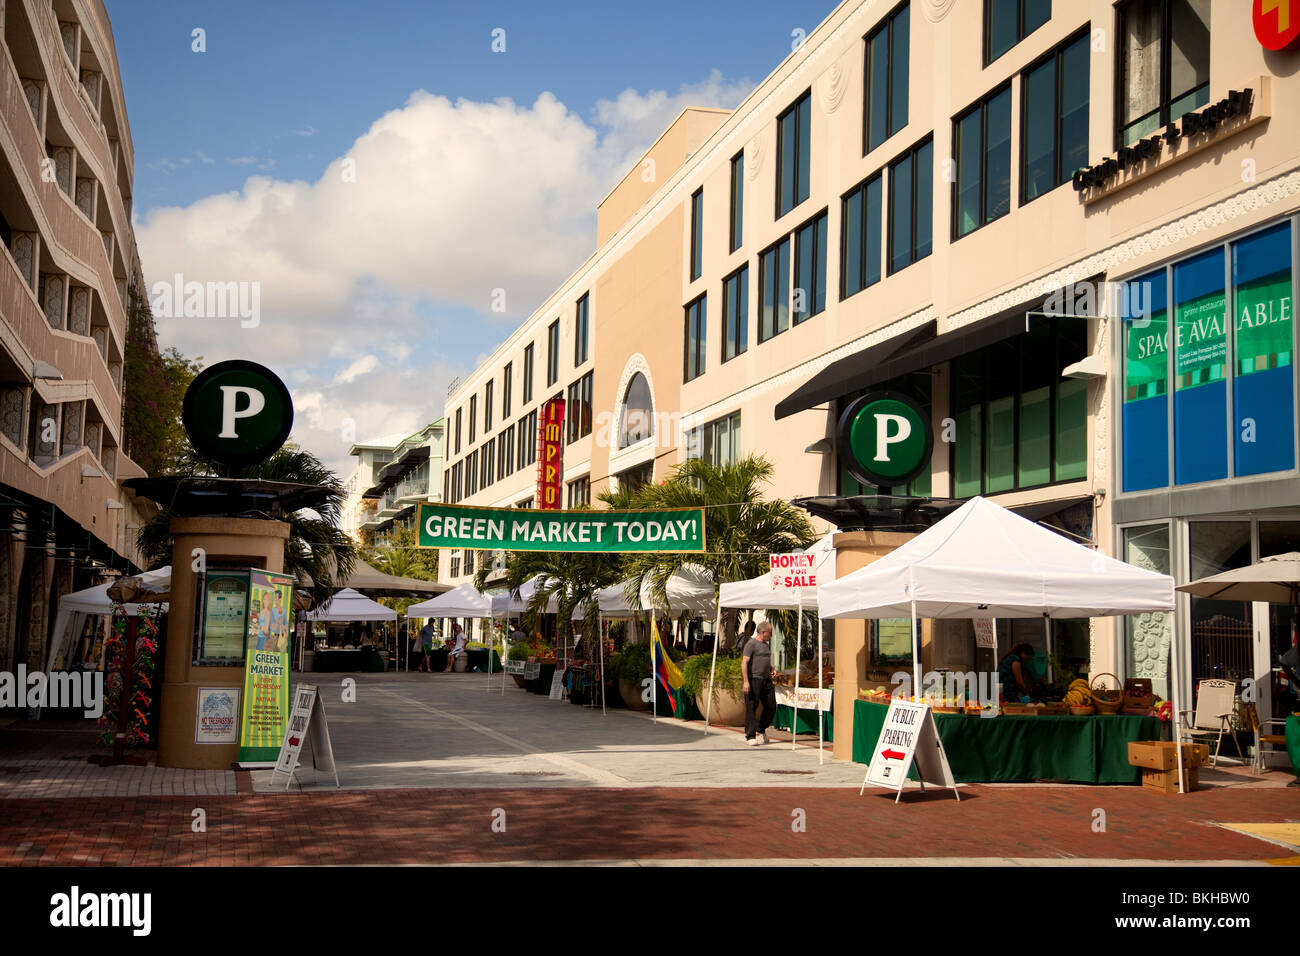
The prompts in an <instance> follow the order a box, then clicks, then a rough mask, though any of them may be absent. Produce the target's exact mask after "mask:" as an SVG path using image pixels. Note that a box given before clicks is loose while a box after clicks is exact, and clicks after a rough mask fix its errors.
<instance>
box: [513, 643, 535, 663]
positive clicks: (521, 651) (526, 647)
mask: <svg viewBox="0 0 1300 956" xmlns="http://www.w3.org/2000/svg"><path fill="white" fill-rule="evenodd" d="M536 655H537V648H536V647H534V646H533V645H532V644H528V643H523V642H521V643H519V644H511V645H510V650H508V651H507V652H506V660H508V661H526V660H528V658H530V657H535V656H536Z"/></svg>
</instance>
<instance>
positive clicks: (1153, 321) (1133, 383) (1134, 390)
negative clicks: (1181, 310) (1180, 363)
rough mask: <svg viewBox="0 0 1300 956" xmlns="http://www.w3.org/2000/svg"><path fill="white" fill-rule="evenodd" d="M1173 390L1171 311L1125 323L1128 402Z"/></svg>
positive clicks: (1156, 313) (1125, 374)
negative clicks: (1170, 348)
mask: <svg viewBox="0 0 1300 956" xmlns="http://www.w3.org/2000/svg"><path fill="white" fill-rule="evenodd" d="M1168 388H1169V312H1168V310H1166V309H1160V310H1159V311H1157V312H1153V313H1152V314H1151V317H1150V318H1149V319H1145V320H1135V321H1128V320H1126V321H1125V322H1124V401H1125V402H1137V401H1141V400H1142V399H1144V398H1152V397H1154V396H1156V395H1163V394H1165V392H1166V391H1167V390H1168Z"/></svg>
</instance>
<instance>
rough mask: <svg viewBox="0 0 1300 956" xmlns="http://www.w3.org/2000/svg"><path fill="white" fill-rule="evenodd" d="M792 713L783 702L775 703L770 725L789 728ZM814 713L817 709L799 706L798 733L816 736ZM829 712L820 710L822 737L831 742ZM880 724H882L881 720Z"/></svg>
mask: <svg viewBox="0 0 1300 956" xmlns="http://www.w3.org/2000/svg"><path fill="white" fill-rule="evenodd" d="M792 714H793V708H790V707H787V706H786V705H785V704H777V705H776V721H775V722H774V723H773V725H772V726H774V727H775V728H776V729H777V730H789V729H790V717H791V716H792ZM816 714H817V711H815V710H804V709H803V708H802V707H801V708H799V733H800V734H809V735H810V736H813V737H816V736H817V717H816ZM831 714H832V712H831V711H829V710H824V711H822V712H821V715H822V739H824V740H827V741H832V742H833V741H834V740H835V734H834V731H833V727H834V723H835V721H834V720H833V719H832V717H831ZM881 725H882V726H883V721H882V724H881Z"/></svg>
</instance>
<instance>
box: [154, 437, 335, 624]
mask: <svg viewBox="0 0 1300 956" xmlns="http://www.w3.org/2000/svg"><path fill="white" fill-rule="evenodd" d="M179 473H180V474H182V475H187V476H196V477H197V476H203V477H210V476H212V475H215V474H216V473H217V465H216V463H215V462H211V461H208V460H207V459H204V458H202V457H200V456H198V455H196V454H195V453H194V452H193V451H190V452H188V453H187V454H186V455H184V456H183V457H182V458H181V463H180V468H179ZM240 477H241V478H248V479H260V480H262V481H285V482H297V483H299V484H305V485H318V486H319V487H321V488H322V489H324V490H325V495H324V497H323V499H322V500H321V501H320V502H319V503H318V504H316V505H315V506H314V507H313V508H312V509H305V510H302V511H296V512H294V513H293V514H289V515H285V516H284V518H283V520H284V521H286V522H287V523H288V525H289V538H288V540H287V541H285V543H284V573H285V574H288V575H292V576H293V577H294V578H295V579H296V580H297V581H298V582H299V585H298V586H299V587H305V588H306V589H307V590H308V591H310V592H311V595H312V598H313V600H314V602H315V603H317V604H319V603H321V602H323V601H325V600H327V599H328V598H329V597H330V595H332V594H333V593H334V592H335V591H337V590H338V589H339V588H341V587H342V586H343V584H344V582H346V581H347V579H348V577H349V575H351V574H352V566H353V562H354V561H355V560H356V545H355V544H354V542H353V541H352V539H351V538H349V537H348V536H347V535H346V534H344V533H343V531H342V530H341V529H340V528H339V526H338V521H339V515H340V512H341V510H342V507H343V501H344V499H345V497H346V494H345V492H344V491H343V486H342V484H341V483H340V482H339V479H338V476H337V475H336V474H334V472H333V471H331V470H330V469H329V468H327V467H325V465H324V464H322V463H321V460H320V459H319V458H317V457H316V456H315V455H313V454H312V453H311V452H309V451H305V450H303V449H302V448H299V447H298V446H297V445H294V444H292V443H286V444H285V445H284V447H282V448H280V449H279V450H278V451H277V452H276V453H275V454H273V455H272V456H271V457H270V458H268V459H266V460H265V461H262V462H258V463H256V464H253V465H248V466H246V467H245V468H244V469H243V470H242V472H241V474H240ZM175 517H176V514H175V513H174V512H173V511H172V510H171V509H169V508H164V509H163V510H162V511H160V512H158V514H156V515H154V516H153V518H152V519H151V520H150V521H149V523H148V524H146V525H144V526H143V527H142V528H141V529H140V532H139V534H138V535H137V537H136V543H137V545H138V547H139V548H140V551H141V553H142V554H143V555H144V556H145V558H146V560H147V561H148V562H149V566H150V567H151V568H156V567H160V566H161V565H164V564H166V563H167V562H168V561H170V560H171V556H172V540H171V521H172V518H175ZM305 582H310V583H309V584H308V583H305Z"/></svg>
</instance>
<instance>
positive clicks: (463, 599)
mask: <svg viewBox="0 0 1300 956" xmlns="http://www.w3.org/2000/svg"><path fill="white" fill-rule="evenodd" d="M406 616H407V617H408V618H409V617H419V618H425V617H491V616H492V597H491V595H488V594H484V593H483V592H482V591H480V590H479V589H478V588H476V587H474V585H472V584H470V583H468V582H466V583H465V584H462V585H460V586H459V587H456V588H453V589H452V590H450V591H448V592H447V593H446V594H439V595H438V596H437V597H436V598H430V599H429V600H427V601H421V602H420V603H419V604H412V605H411V606H410V607H408V608H407V609H406Z"/></svg>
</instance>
